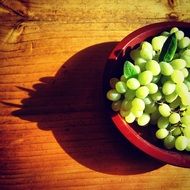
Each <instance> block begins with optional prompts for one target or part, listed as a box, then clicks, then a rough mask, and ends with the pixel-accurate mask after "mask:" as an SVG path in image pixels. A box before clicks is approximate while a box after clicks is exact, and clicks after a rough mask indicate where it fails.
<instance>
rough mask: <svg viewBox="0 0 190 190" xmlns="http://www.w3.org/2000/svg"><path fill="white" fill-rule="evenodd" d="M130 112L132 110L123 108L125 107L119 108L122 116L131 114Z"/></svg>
mask: <svg viewBox="0 0 190 190" xmlns="http://www.w3.org/2000/svg"><path fill="white" fill-rule="evenodd" d="M129 112H130V111H129V110H123V109H120V110H119V113H120V115H121V116H122V117H125V116H127V115H129Z"/></svg>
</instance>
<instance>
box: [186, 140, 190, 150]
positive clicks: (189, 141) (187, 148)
mask: <svg viewBox="0 0 190 190" xmlns="http://www.w3.org/2000/svg"><path fill="white" fill-rule="evenodd" d="M185 150H186V151H190V140H189V139H188V144H187V147H186V148H185Z"/></svg>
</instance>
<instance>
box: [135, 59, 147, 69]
mask: <svg viewBox="0 0 190 190" xmlns="http://www.w3.org/2000/svg"><path fill="white" fill-rule="evenodd" d="M145 64H146V60H145V59H143V58H142V57H138V58H136V59H135V65H138V66H139V67H140V69H141V71H144V69H145Z"/></svg>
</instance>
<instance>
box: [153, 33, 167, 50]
mask: <svg viewBox="0 0 190 190" xmlns="http://www.w3.org/2000/svg"><path fill="white" fill-rule="evenodd" d="M166 39H167V37H166V36H163V35H162V36H156V37H154V38H153V39H152V47H153V49H154V50H155V51H161V49H162V47H163V45H164V42H165V41H166Z"/></svg>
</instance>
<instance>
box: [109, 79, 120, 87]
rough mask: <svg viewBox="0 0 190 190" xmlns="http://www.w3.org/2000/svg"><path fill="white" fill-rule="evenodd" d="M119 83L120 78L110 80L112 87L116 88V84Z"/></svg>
mask: <svg viewBox="0 0 190 190" xmlns="http://www.w3.org/2000/svg"><path fill="white" fill-rule="evenodd" d="M118 81H119V79H118V78H111V79H110V87H111V88H115V84H116V83H117V82H118Z"/></svg>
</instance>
